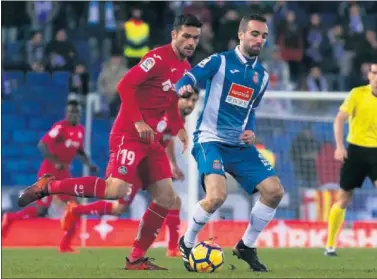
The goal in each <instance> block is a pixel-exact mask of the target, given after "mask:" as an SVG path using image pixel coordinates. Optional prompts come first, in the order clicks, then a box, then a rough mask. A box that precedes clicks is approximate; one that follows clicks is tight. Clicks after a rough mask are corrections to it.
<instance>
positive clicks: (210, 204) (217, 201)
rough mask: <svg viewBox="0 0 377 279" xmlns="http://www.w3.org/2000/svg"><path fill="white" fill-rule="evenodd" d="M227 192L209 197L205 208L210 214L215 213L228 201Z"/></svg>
mask: <svg viewBox="0 0 377 279" xmlns="http://www.w3.org/2000/svg"><path fill="white" fill-rule="evenodd" d="M226 197H227V193H226V192H217V193H216V194H214V195H207V197H206V199H205V201H206V203H207V205H206V207H207V208H205V209H206V210H208V212H215V211H216V210H217V209H218V208H219V207H220V206H221V205H222V204H223V203H224V202H225V200H226Z"/></svg>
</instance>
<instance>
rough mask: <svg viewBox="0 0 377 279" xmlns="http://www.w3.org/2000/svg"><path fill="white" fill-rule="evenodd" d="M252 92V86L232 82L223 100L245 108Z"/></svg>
mask: <svg viewBox="0 0 377 279" xmlns="http://www.w3.org/2000/svg"><path fill="white" fill-rule="evenodd" d="M253 94H254V89H253V88H250V87H247V86H243V85H240V84H236V83H232V85H231V86H230V89H229V92H228V96H227V97H226V99H225V102H227V103H229V104H232V105H235V106H238V107H242V108H247V106H248V105H249V103H250V100H251V98H252V97H253Z"/></svg>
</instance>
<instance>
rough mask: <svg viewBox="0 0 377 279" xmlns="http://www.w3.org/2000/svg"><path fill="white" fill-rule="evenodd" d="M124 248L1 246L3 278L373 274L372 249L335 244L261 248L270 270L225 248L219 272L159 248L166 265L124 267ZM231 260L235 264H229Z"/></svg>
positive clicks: (376, 260)
mask: <svg viewBox="0 0 377 279" xmlns="http://www.w3.org/2000/svg"><path fill="white" fill-rule="evenodd" d="M128 251H129V250H128V249H81V252H80V254H59V253H58V252H57V251H56V250H55V249H2V278H248V277H254V278H309V277H312V278H336V277H338V278H352V277H354V278H377V252H376V249H339V251H338V253H339V255H340V256H339V257H337V258H328V257H325V256H323V250H322V249H260V250H259V257H260V258H261V260H262V261H263V262H264V263H265V264H266V265H267V267H268V268H269V269H270V270H271V271H270V272H268V273H263V274H262V273H254V272H250V271H248V268H247V265H246V264H245V263H244V262H241V261H240V260H237V259H236V258H235V257H233V256H232V255H231V251H230V250H226V251H225V266H224V268H223V270H222V271H221V272H219V273H213V274H198V273H188V272H186V270H185V269H184V267H183V265H182V262H181V259H179V258H178V259H171V258H167V257H165V250H164V249H153V250H151V251H150V252H149V254H148V256H150V257H154V258H156V263H157V264H160V265H162V266H165V267H167V268H168V269H169V270H168V271H127V270H123V269H122V267H123V265H124V258H125V256H126V255H127V254H128ZM230 264H232V265H235V266H236V269H235V270H231V269H230V268H229V266H230Z"/></svg>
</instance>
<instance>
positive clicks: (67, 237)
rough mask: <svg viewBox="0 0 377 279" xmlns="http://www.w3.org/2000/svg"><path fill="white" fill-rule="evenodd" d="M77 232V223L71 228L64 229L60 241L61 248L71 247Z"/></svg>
mask: <svg viewBox="0 0 377 279" xmlns="http://www.w3.org/2000/svg"><path fill="white" fill-rule="evenodd" d="M75 232H76V224H75V225H74V226H72V227H71V228H70V229H68V230H66V231H64V235H63V238H62V241H61V242H60V248H63V249H64V248H68V247H71V242H72V238H73V236H74V235H75Z"/></svg>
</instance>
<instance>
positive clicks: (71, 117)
mask: <svg viewBox="0 0 377 279" xmlns="http://www.w3.org/2000/svg"><path fill="white" fill-rule="evenodd" d="M80 117H81V111H80V108H79V107H76V106H68V108H67V120H68V122H69V123H71V124H72V125H77V124H78V123H79V122H80Z"/></svg>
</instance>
